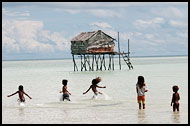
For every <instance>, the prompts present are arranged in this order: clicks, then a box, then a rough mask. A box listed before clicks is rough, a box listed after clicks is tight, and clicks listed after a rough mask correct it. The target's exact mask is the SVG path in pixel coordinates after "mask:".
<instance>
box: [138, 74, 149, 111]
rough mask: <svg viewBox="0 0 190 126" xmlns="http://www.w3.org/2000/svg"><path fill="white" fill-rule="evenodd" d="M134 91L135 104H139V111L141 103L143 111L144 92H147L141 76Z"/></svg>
mask: <svg viewBox="0 0 190 126" xmlns="http://www.w3.org/2000/svg"><path fill="white" fill-rule="evenodd" d="M136 91H137V102H138V103H139V109H141V101H142V104H143V109H145V92H147V91H148V90H146V84H145V81H144V77H143V76H138V81H137V84H136Z"/></svg>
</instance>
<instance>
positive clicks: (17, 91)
mask: <svg viewBox="0 0 190 126" xmlns="http://www.w3.org/2000/svg"><path fill="white" fill-rule="evenodd" d="M16 93H18V91H16V92H15V93H13V94H11V95H8V96H7V97H11V96H13V95H15V94H16Z"/></svg>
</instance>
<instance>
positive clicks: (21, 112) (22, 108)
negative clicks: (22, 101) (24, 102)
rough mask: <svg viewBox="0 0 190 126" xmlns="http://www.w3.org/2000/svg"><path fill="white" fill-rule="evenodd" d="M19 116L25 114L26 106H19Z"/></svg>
mask: <svg viewBox="0 0 190 126" xmlns="http://www.w3.org/2000/svg"><path fill="white" fill-rule="evenodd" d="M19 116H20V117H21V116H24V107H19Z"/></svg>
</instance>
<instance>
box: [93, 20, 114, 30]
mask: <svg viewBox="0 0 190 126" xmlns="http://www.w3.org/2000/svg"><path fill="white" fill-rule="evenodd" d="M90 25H91V26H97V27H100V28H103V29H105V28H112V26H111V25H109V24H108V23H106V22H93V23H91V24H90Z"/></svg>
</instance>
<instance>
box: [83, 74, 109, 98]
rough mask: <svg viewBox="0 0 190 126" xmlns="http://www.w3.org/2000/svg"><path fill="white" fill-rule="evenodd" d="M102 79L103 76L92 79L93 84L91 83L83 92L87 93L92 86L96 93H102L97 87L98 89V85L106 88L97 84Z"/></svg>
mask: <svg viewBox="0 0 190 126" xmlns="http://www.w3.org/2000/svg"><path fill="white" fill-rule="evenodd" d="M101 81H102V78H101V77H97V78H95V79H93V80H92V85H90V87H89V89H88V90H87V91H86V92H84V93H83V94H86V93H87V92H88V91H89V90H90V89H91V88H92V91H93V92H94V94H95V95H98V93H99V94H102V93H101V92H98V91H97V89H96V87H98V88H106V86H103V87H101V86H98V85H97V84H98V83H99V82H101Z"/></svg>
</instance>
